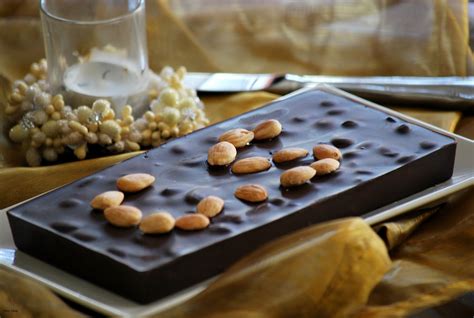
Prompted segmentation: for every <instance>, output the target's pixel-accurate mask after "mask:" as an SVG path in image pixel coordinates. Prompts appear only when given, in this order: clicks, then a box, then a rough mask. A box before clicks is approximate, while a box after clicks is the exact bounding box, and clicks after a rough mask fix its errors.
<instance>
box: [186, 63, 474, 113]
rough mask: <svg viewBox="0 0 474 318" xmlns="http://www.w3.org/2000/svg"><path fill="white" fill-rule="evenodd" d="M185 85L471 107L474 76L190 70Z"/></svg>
mask: <svg viewBox="0 0 474 318" xmlns="http://www.w3.org/2000/svg"><path fill="white" fill-rule="evenodd" d="M184 83H185V85H187V86H188V87H192V88H195V89H196V90H197V91H198V92H201V93H226V92H227V93H229V92H249V91H260V90H265V91H270V92H275V93H288V92H290V91H294V90H297V89H299V88H302V87H305V86H311V85H315V84H320V83H324V84H330V85H333V86H336V87H338V88H340V89H343V90H346V91H348V92H351V93H353V94H356V95H359V96H361V97H364V98H367V99H369V100H373V101H376V102H380V103H384V104H396V105H417V106H429V107H430V108H433V107H437V108H446V109H450V110H466V109H474V77H473V76H471V77H411V76H376V77H345V76H313V75H293V74H285V75H277V74H243V73H193V72H190V73H188V74H187V75H186V77H185V79H184Z"/></svg>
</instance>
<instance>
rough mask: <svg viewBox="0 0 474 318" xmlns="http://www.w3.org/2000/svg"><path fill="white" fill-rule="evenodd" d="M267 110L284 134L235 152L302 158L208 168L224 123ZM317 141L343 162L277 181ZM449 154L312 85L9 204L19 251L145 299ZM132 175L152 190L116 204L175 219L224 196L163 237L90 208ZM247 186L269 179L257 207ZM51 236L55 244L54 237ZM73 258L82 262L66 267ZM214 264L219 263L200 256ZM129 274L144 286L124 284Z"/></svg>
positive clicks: (380, 195)
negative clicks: (207, 215) (242, 170)
mask: <svg viewBox="0 0 474 318" xmlns="http://www.w3.org/2000/svg"><path fill="white" fill-rule="evenodd" d="M272 118H273V119H278V120H279V121H280V122H281V123H282V126H283V132H282V134H281V135H280V136H279V137H278V138H275V139H273V140H271V141H261V142H253V143H252V144H251V145H249V146H248V147H245V148H241V149H239V150H238V155H237V159H242V158H246V157H251V156H263V157H268V158H269V159H271V155H272V153H273V152H275V151H277V150H279V149H282V148H284V147H301V148H305V149H307V150H308V151H309V152H310V154H309V155H308V156H307V157H306V158H303V159H300V160H296V161H294V162H291V163H286V164H274V163H273V162H272V167H271V168H270V169H269V170H267V171H264V172H260V173H256V174H248V175H234V174H232V172H231V171H230V167H224V168H212V167H209V166H208V164H207V162H206V158H207V149H208V148H209V147H210V146H211V145H213V144H215V143H216V142H217V138H218V136H219V135H220V134H222V133H223V132H225V131H226V130H229V129H232V128H246V129H249V130H251V129H253V128H254V127H255V126H256V125H257V124H258V123H259V122H261V121H262V120H266V119H272ZM318 143H330V144H333V145H335V146H336V147H338V148H340V150H341V151H342V153H343V159H342V160H341V167H340V169H339V170H338V171H337V172H336V173H333V174H331V175H327V176H321V177H319V176H316V177H314V178H313V179H312V180H311V182H310V183H308V184H305V185H303V186H299V187H296V188H291V189H284V188H281V187H280V183H279V177H280V174H281V173H282V172H283V171H284V170H285V169H288V168H291V167H295V166H299V165H309V164H310V163H312V162H313V161H314V159H313V157H312V155H311V153H312V151H311V150H312V147H313V146H314V145H316V144H318ZM454 150H455V142H454V140H452V139H451V138H448V137H446V136H443V135H440V134H438V133H434V132H432V131H429V130H427V129H425V128H421V127H418V126H416V125H413V124H411V123H406V122H404V121H402V120H400V119H398V118H396V117H393V116H389V115H387V114H385V113H383V112H381V111H378V110H374V109H371V108H369V107H367V106H364V105H361V104H358V103H355V102H353V101H351V100H349V99H346V98H343V97H339V96H336V95H333V94H329V93H326V92H323V91H319V90H314V91H309V92H305V93H303V94H300V95H297V96H294V97H291V98H288V99H284V100H282V101H278V102H275V103H272V104H270V105H269V106H266V107H264V108H260V109H258V110H256V111H253V112H250V113H246V114H243V115H241V116H239V117H236V118H233V119H230V120H228V121H225V122H222V123H219V124H217V125H214V126H211V127H208V128H205V129H202V130H200V131H197V132H195V133H192V134H190V135H188V136H186V137H183V138H179V139H176V140H173V141H171V142H169V143H167V144H164V145H162V146H160V147H159V148H157V149H154V150H151V151H149V152H148V153H146V154H143V155H140V156H137V157H134V158H132V159H129V160H127V161H124V162H122V163H120V164H117V165H114V166H112V167H110V168H107V169H105V170H103V171H100V172H98V173H96V174H94V175H91V176H89V177H86V178H84V179H81V180H78V181H76V182H74V183H72V184H70V185H67V186H65V187H63V188H61V189H59V190H56V191H53V192H51V193H48V194H47V195H44V196H42V197H39V198H37V199H35V200H32V201H30V202H28V203H26V204H23V205H21V206H19V207H17V208H15V209H13V210H12V211H10V212H9V219H10V222H11V224H12V229H13V234H14V238H15V242H16V244H17V246H18V247H19V248H20V249H23V250H25V251H26V252H28V253H30V254H33V255H35V256H37V257H40V258H42V259H44V260H46V261H48V262H51V263H53V264H56V265H57V266H60V267H62V268H65V269H66V270H69V271H72V272H73V273H75V274H78V275H80V276H82V277H85V278H87V279H90V280H92V281H94V282H96V283H98V284H100V285H103V286H106V287H108V288H110V289H113V290H115V291H116V292H118V293H120V294H123V295H126V296H128V297H131V298H133V299H135V300H137V301H140V302H143V301H145V302H146V301H150V300H153V299H155V298H157V297H161V296H164V295H166V294H169V293H171V292H173V291H176V290H177V289H179V288H182V287H185V286H189V285H190V284H192V283H195V282H198V281H200V280H202V279H204V278H207V277H210V276H213V275H215V274H217V273H218V272H219V271H222V270H223V269H224V268H225V267H226V266H228V265H229V264H230V263H232V262H233V261H235V260H236V259H238V258H239V257H241V256H242V255H244V254H245V253H248V252H249V251H251V250H252V249H254V248H256V247H257V246H258V245H261V244H262V243H264V242H267V241H269V240H271V239H273V238H275V237H276V236H279V235H282V234H285V233H287V232H289V231H292V230H295V229H298V228H301V227H303V226H306V225H309V224H313V223H317V222H320V221H322V220H328V219H332V218H336V217H342V216H350V215H362V214H364V213H366V212H369V211H370V210H372V209H374V208H377V207H380V206H383V205H385V204H388V203H391V202H393V201H395V200H397V199H400V198H402V197H404V196H407V195H409V194H412V193H415V192H417V191H420V190H422V189H424V188H426V187H429V186H431V185H434V184H436V183H439V182H441V181H443V180H446V179H448V178H449V177H450V176H451V174H452V169H453V162H454ZM134 172H145V173H150V174H152V175H154V176H155V177H156V181H155V183H154V185H153V186H152V187H150V188H148V189H146V190H143V191H141V192H139V193H136V194H126V196H125V200H124V202H123V204H127V205H132V206H136V207H138V208H140V209H141V211H142V212H143V215H144V216H146V215H148V214H150V213H152V212H155V211H157V210H166V211H168V212H169V213H171V214H172V215H173V216H175V217H179V216H181V215H183V214H185V213H194V211H195V207H196V204H197V203H198V202H199V200H200V199H202V198H203V197H205V196H207V195H217V196H219V197H221V198H222V199H224V200H225V207H224V210H223V212H222V213H221V214H220V215H218V216H217V217H215V218H213V219H212V222H211V225H210V226H209V227H208V228H207V229H205V230H202V231H195V232H185V231H182V230H178V229H175V230H173V231H172V232H171V233H169V234H165V235H144V234H142V233H141V232H140V231H139V230H138V228H131V229H122V228H116V227H114V226H112V225H110V224H108V223H107V221H106V220H105V218H104V216H103V213H102V212H100V211H94V210H92V208H90V206H89V202H90V200H91V199H92V198H93V197H94V196H96V195H97V194H99V193H101V192H104V191H108V190H115V189H116V187H115V182H116V180H117V178H119V177H120V176H123V175H125V174H128V173H134ZM247 183H257V184H260V185H263V186H265V187H266V188H267V190H268V193H269V199H268V200H267V201H265V202H263V203H259V204H251V203H245V202H243V201H240V200H238V199H236V198H235V197H234V194H233V193H234V190H235V189H236V188H237V187H238V186H239V185H243V184H247ZM24 231H28V232H29V234H28V235H27V234H26V233H23V232H24ZM54 238H61V240H59V241H60V242H58V241H56V242H55V240H54ZM42 240H43V242H42V244H39V243H38V242H39V241H42ZM35 241H36V242H35ZM48 244H49V245H48ZM51 244H53V245H54V246H51ZM236 244H237V246H236ZM242 245H245V247H244V246H242ZM50 249H56V250H55V251H54V253H57V254H61V253H63V258H68V256H67V255H68V252H67V251H66V250H71V252H70V253H71V255H69V257H70V258H74V257H75V255H77V257H78V258H79V257H80V260H79V259H76V260H73V259H71V260H63V258H60V257H58V256H55V255H53V253H52V252H48V251H49V250H50ZM72 251H74V253H75V254H73V252H72ZM216 258H217V259H216ZM78 261H80V262H82V263H83V264H85V265H77V264H72V262H78ZM195 262H199V264H196V263H195ZM215 262H217V263H218V264H217V265H208V264H206V263H215ZM105 264H107V265H105ZM186 267H188V268H189V267H191V268H193V269H194V271H195V274H193V275H187V276H186V275H184V276H185V278H183V279H181V278H180V279H177V278H176V277H177V276H178V275H180V273H181V272H182V271H184V270H185V269H186ZM83 268H96V273H97V276H98V275H99V274H100V275H106V276H107V275H116V276H117V275H122V276H126V275H129V276H131V277H132V278H130V277H123V278H120V279H123V281H122V284H125V285H127V284H128V286H125V287H123V288H121V287H120V286H121V285H120V284H117V283H115V282H114V283H111V282H110V279H111V278H110V277H108V278H97V277H95V276H94V275H91V274H88V273H87V272H86V270H85V269H84V270H83ZM166 268H167V269H166ZM147 275H148V276H147ZM150 275H151V276H150ZM188 276H189V277H188ZM150 278H153V279H157V280H161V281H163V282H165V283H166V286H163V285H161V286H160V287H156V289H158V290H157V291H155V290H153V286H152V285H150V286H146V287H140V286H142V285H143V286H145V285H146V284H147V283H146V282H145V281H146V279H150ZM132 279H135V280H136V281H137V282H141V284H142V285H139V284H138V283H137V286H130V284H132V285H133V283H130V281H132ZM176 280H177V282H176V284H175V283H174V281H176ZM173 285H174V286H173ZM134 288H135V289H140V288H144V290H134ZM128 289H131V290H129V291H127V290H128Z"/></svg>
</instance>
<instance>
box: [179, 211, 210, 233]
mask: <svg viewBox="0 0 474 318" xmlns="http://www.w3.org/2000/svg"><path fill="white" fill-rule="evenodd" d="M175 225H176V227H177V228H179V229H181V230H185V231H196V230H202V229H205V228H206V227H208V226H209V218H208V217H207V216H205V215H203V214H200V213H193V214H185V215H183V216H181V217H179V218H178V219H176V223H175Z"/></svg>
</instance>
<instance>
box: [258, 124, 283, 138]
mask: <svg viewBox="0 0 474 318" xmlns="http://www.w3.org/2000/svg"><path fill="white" fill-rule="evenodd" d="M281 129H282V127H281V124H280V122H279V121H278V120H276V119H269V120H266V121H264V122H261V123H260V124H258V125H257V127H255V128H254V130H253V133H254V139H255V140H265V139H272V138H275V137H277V136H278V135H280V133H281Z"/></svg>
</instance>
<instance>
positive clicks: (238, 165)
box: [232, 157, 272, 173]
mask: <svg viewBox="0 0 474 318" xmlns="http://www.w3.org/2000/svg"><path fill="white" fill-rule="evenodd" d="M271 166H272V164H271V163H270V161H269V160H268V159H267V158H265V157H250V158H245V159H240V160H238V161H236V162H235V163H234V164H233V165H232V172H233V173H255V172H260V171H265V170H268V169H270V167H271Z"/></svg>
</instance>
